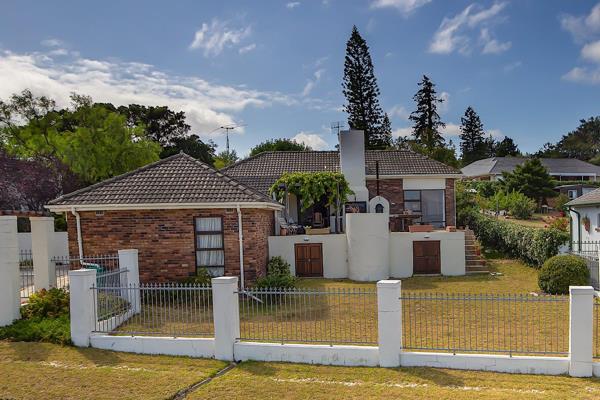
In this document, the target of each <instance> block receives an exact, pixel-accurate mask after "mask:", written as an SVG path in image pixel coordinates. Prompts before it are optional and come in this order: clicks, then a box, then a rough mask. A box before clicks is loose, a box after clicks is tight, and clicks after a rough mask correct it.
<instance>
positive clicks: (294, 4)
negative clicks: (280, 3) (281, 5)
mask: <svg viewBox="0 0 600 400" xmlns="http://www.w3.org/2000/svg"><path fill="white" fill-rule="evenodd" d="M299 5H300V2H299V1H290V2H289V3H287V4H286V5H285V6H286V7H287V8H289V9H290V10H292V9H294V8H296V7H298V6H299Z"/></svg>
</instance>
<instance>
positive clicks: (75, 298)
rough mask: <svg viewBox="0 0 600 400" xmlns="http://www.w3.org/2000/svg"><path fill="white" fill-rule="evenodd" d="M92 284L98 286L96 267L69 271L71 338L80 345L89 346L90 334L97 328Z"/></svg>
mask: <svg viewBox="0 0 600 400" xmlns="http://www.w3.org/2000/svg"><path fill="white" fill-rule="evenodd" d="M92 286H96V270H95V269H78V270H74V271H69V291H70V308H71V340H72V341H73V344H74V345H75V346H79V347H88V346H89V345H90V335H91V334H92V332H93V331H94V330H96V316H95V315H96V313H95V310H96V307H97V306H96V301H95V296H94V293H93V290H92V289H91V288H92Z"/></svg>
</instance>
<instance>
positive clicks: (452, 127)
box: [441, 123, 460, 137]
mask: <svg viewBox="0 0 600 400" xmlns="http://www.w3.org/2000/svg"><path fill="white" fill-rule="evenodd" d="M441 131H442V135H444V136H446V137H452V136H458V135H460V125H456V124H452V123H447V124H446V127H445V128H442V129H441Z"/></svg>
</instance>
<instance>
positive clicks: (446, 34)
mask: <svg viewBox="0 0 600 400" xmlns="http://www.w3.org/2000/svg"><path fill="white" fill-rule="evenodd" d="M506 5H507V3H494V4H493V5H492V6H491V7H490V8H487V9H481V7H480V6H478V5H477V4H471V5H469V6H467V8H465V9H464V10H463V11H461V12H460V13H459V14H457V15H455V16H454V17H451V18H448V17H445V18H444V19H443V20H442V23H441V24H440V26H439V28H438V30H437V31H436V32H435V34H434V35H433V39H432V40H431V43H430V45H429V52H431V53H436V54H450V53H452V52H454V51H458V52H460V53H461V54H469V53H470V52H471V47H472V44H471V42H472V40H471V38H470V36H469V31H472V30H473V29H475V28H478V27H480V26H483V27H486V26H487V25H489V24H490V23H492V22H497V19H498V16H499V14H500V13H501V12H502V10H504V8H505V7H506ZM488 35H489V32H488ZM498 45H503V46H504V47H506V44H505V43H504V44H503V43H496V46H498ZM492 46H493V45H492ZM501 47H502V46H501ZM483 48H484V49H485V43H484V44H483ZM488 50H489V49H488Z"/></svg>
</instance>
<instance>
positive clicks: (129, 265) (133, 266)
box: [119, 249, 141, 314]
mask: <svg viewBox="0 0 600 400" xmlns="http://www.w3.org/2000/svg"><path fill="white" fill-rule="evenodd" d="M119 268H120V269H126V270H127V273H126V276H127V282H121V286H125V285H127V287H128V288H127V289H124V291H125V293H121V297H124V298H126V299H128V300H129V302H130V303H131V310H132V312H133V313H135V314H138V313H139V312H140V309H141V297H140V267H139V260H138V250H137V249H125V250H119Z"/></svg>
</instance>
